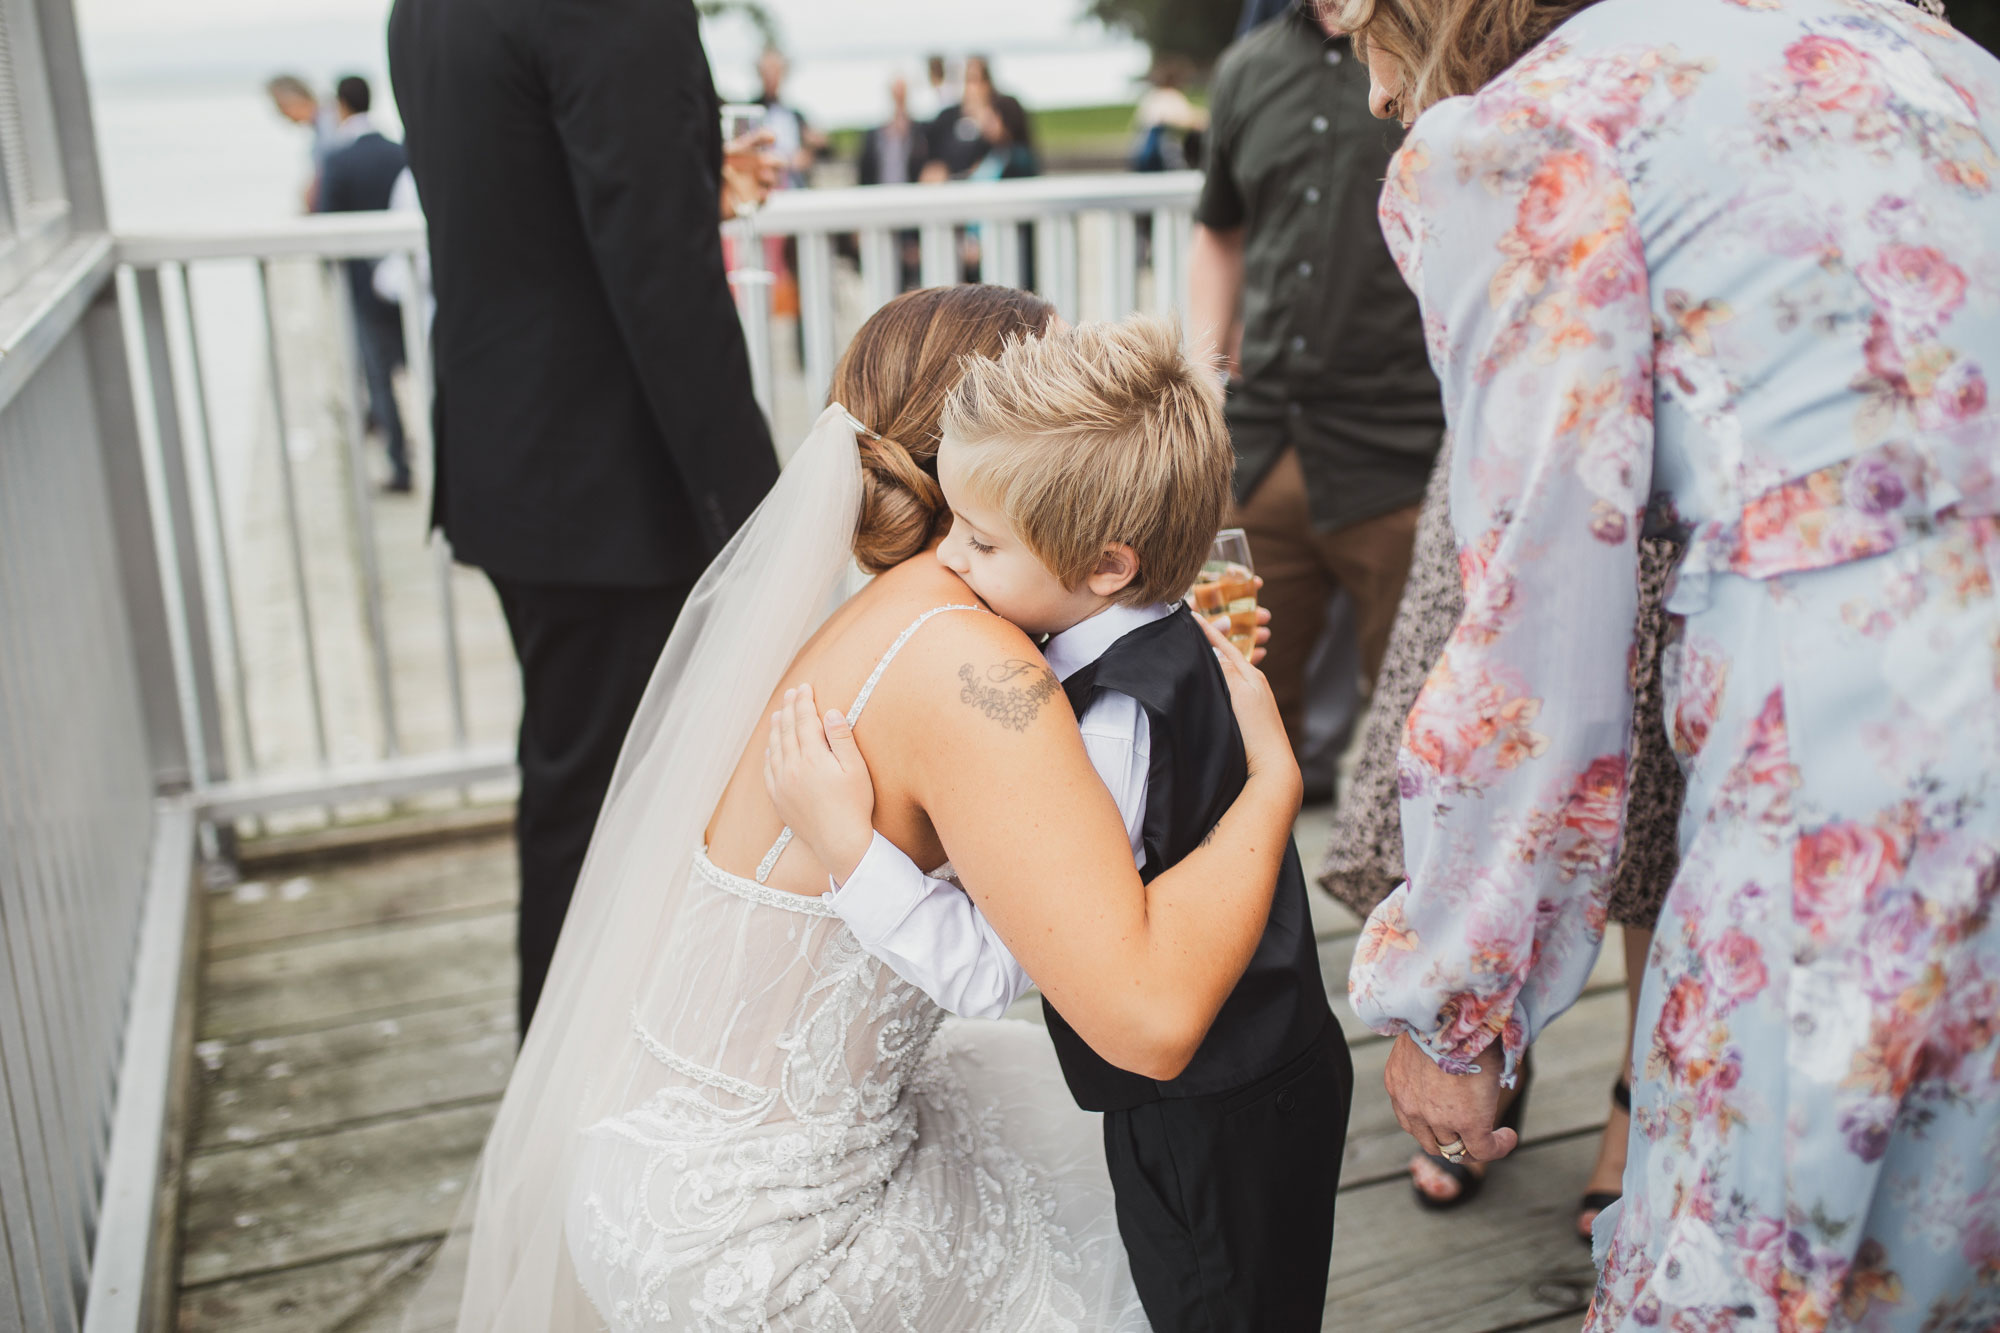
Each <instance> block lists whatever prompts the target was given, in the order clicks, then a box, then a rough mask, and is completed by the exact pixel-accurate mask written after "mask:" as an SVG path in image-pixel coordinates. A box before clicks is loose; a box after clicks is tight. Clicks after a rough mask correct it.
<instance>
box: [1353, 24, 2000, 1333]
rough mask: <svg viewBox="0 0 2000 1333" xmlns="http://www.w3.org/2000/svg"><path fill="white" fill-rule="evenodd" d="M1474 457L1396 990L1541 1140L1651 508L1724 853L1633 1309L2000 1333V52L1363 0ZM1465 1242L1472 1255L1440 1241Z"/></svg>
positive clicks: (1706, 869) (1693, 814)
mask: <svg viewBox="0 0 2000 1333" xmlns="http://www.w3.org/2000/svg"><path fill="white" fill-rule="evenodd" d="M1343 9H1344V12H1345V17H1346V20H1347V24H1348V26H1349V27H1350V28H1353V29H1356V30H1357V35H1358V37H1359V38H1360V40H1361V41H1362V42H1363V43H1365V44H1366V45H1367V46H1368V48H1369V50H1370V58H1371V66H1372V68H1373V69H1374V71H1375V73H1376V77H1377V83H1378V87H1377V90H1376V92H1377V97H1378V110H1384V109H1386V110H1389V111H1390V112H1391V113H1392V114H1394V113H1398V112H1399V113H1401V114H1403V115H1405V116H1410V117H1414V116H1416V113H1419V112H1421V113H1422V114H1421V117H1420V118H1418V119H1417V120H1416V124H1415V128H1414V130H1413V132H1412V133H1411V134H1410V135H1409V138H1408V140H1407V143H1406V145H1405V146H1404V148H1403V149H1402V151H1401V153H1400V154H1399V155H1398V157H1397V159H1396V161H1395V163H1394V165H1393V166H1392V169H1391V174H1390V179H1389V181H1388V183H1387V186H1386V188H1385V191H1384V195H1383V201H1382V215H1383V223H1384V227H1385V229H1386V230H1387V232H1388V235H1389V240H1390V244H1391V246H1392V248H1393V249H1394V250H1395V252H1396V256H1397V260H1398V262H1399V263H1400V264H1401V266H1402V269H1403V272H1404V274H1405V276H1406V277H1407V278H1408V279H1409V281H1410V283H1411V285H1412V286H1413V287H1414V288H1415V289H1416V291H1417V294H1418V296H1419V297H1420V298H1421V300H1422V303H1423V307H1424V312H1425V316H1426V320H1427V322H1428V327H1429V331H1430V336H1431V355H1432V359H1433V361H1434V363H1435V365H1436V367H1437V370H1438V374H1439V377H1440V379H1441V380H1442V381H1443V384H1444V392H1445V403H1446V408H1447V411H1448V414H1449V416H1450V419H1451V429H1452V432H1453V435H1454V437H1455V439H1456V442H1457V452H1456V457H1455V458H1454V460H1453V473H1452V479H1451V486H1452V490H1451V508H1452V514H1453V519H1454V524H1455V528H1456V536H1457V540H1458V544H1459V549H1460V557H1459V562H1460V569H1461V573H1462V576H1463V581H1464V584H1465V595H1466V611H1465V614H1464V617H1463V618H1462V620H1461V621H1460V623H1459V625H1458V628H1457V629H1456V631H1455V632H1454V633H1453V635H1452V637H1451V640H1450V643H1449V645H1448V647H1447V649H1446V651H1445V654H1444V657H1443V658H1442V660H1440V661H1439V663H1438V665H1437V667H1436V668H1435V670H1434V671H1433V672H1432V673H1431V676H1430V678H1429V680H1428V681H1427V682H1426V684H1425V687H1424V690H1423V693H1422V695H1421V696H1420V698H1419V700H1418V702H1417V705H1416V707H1415V708H1414V709H1413V710H1412V712H1411V714H1410V717H1409V721H1408V723H1407V726H1406V730H1405V734H1404V746H1403V751H1402V756H1401V761H1400V762H1401V789H1402V795H1403V824H1404V833H1405V841H1406V844H1407V868H1408V871H1409V875H1410V880H1409V883H1408V884H1407V885H1405V886H1404V887H1403V888H1401V889H1399V890H1397V892H1396V893H1395V894H1394V895H1392V896H1391V897H1390V898H1389V899H1388V900H1387V901H1386V902H1384V903H1383V904H1382V905H1381V907H1379V908H1378V909H1377V910H1376V912H1375V913H1374V915H1373V916H1372V917H1371V918H1370V920H1369V923H1368V929H1367V932H1366V935H1365V937H1364V940H1363V943H1362V946H1361V948H1360V949H1359V951H1358V953H1357V956H1356V961H1355V967H1354V971H1353V975H1352V978H1351V992H1352V995H1353V999H1354V1003H1355V1005H1356V1008H1357V1010H1358V1011H1359V1012H1360V1013H1361V1015H1362V1016H1363V1017H1364V1018H1365V1019H1366V1020H1367V1021H1368V1022H1369V1023H1370V1024H1371V1025H1373V1026H1374V1027H1376V1028H1377V1029H1378V1030H1380V1031H1383V1032H1385V1033H1395V1034H1399V1035H1398V1044H1397V1050H1396V1053H1395V1054H1394V1056H1392V1058H1391V1062H1390V1069H1389V1082H1390V1089H1391V1092H1392V1094H1393V1095H1394V1096H1395V1098H1396V1101H1397V1106H1398V1112H1399V1115H1400V1116H1401V1118H1402V1120H1403V1122H1404V1124H1405V1126H1406V1127H1407V1128H1409V1129H1410V1130H1411V1131H1412V1133H1413V1134H1415V1136H1416V1137H1417V1139H1418V1141H1419V1143H1420V1144H1421V1145H1422V1146H1423V1147H1424V1148H1425V1149H1426V1150H1427V1151H1446V1152H1447V1154H1448V1155H1449V1154H1450V1153H1452V1152H1463V1153H1469V1154H1470V1155H1471V1156H1473V1157H1492V1156H1496V1155H1500V1154H1502V1153H1504V1152H1505V1151H1506V1150H1507V1149H1508V1148H1509V1147H1510V1146H1511V1144H1512V1142H1513V1136H1512V1135H1511V1133H1510V1132H1509V1131H1506V1130H1498V1131H1496V1130H1494V1129H1493V1128H1492V1126H1493V1116H1492V1111H1493V1107H1494V1105H1495V1103H1496V1100H1497V1098H1498V1096H1499V1087H1500V1084H1501V1083H1502V1082H1503V1081H1506V1082H1511V1080H1512V1078H1513V1075H1514V1071H1515V1068H1516V1066H1517V1064H1518V1061H1519V1059H1520V1056H1521V1053H1522V1052H1523V1051H1524V1050H1525V1049H1526V1048H1527V1046H1528V1045H1529V1044H1530V1043H1531V1042H1532V1041H1533V1040H1534V1039H1535V1037H1536V1034H1537V1033H1538V1032H1539V1031H1540V1030H1541V1029H1542V1027H1543V1026H1544V1025H1546V1024H1547V1023H1548V1022H1550V1021H1551V1020H1552V1019H1554V1018H1555V1017H1556V1016H1557V1015H1558V1014H1559V1013H1561V1012H1562V1010H1563V1009H1565V1008H1566V1007H1567V1006H1568V1005H1569V1004H1570V1003H1571V1001H1573V1000H1574V999H1575V997H1576V996H1577V994H1578V992H1579V991H1580V990H1581V988H1582V987H1583V984H1584V980H1585V977H1586V975H1587V974H1588V972H1589V970H1590V967H1591V963H1592V961H1593V959H1594V957H1595V955H1596V953H1597V949H1598V945H1599V940H1600V937H1601V934H1602V929H1603V919H1604V906H1603V900H1602V890H1603V885H1604V881H1605V878H1606V875H1607V872H1608V871H1609V869H1610V867H1611V866H1612V865H1613V863H1614V862H1615V860H1616V859H1617V852H1618V844H1619V837H1620V825H1621V820H1622V817H1623V811H1624V804H1625V792H1624V782H1625V772H1626V751H1627V747H1628V744H1629V733H1630V730H1631V725H1630V718H1631V715H1630V711H1629V710H1630V704H1629V685H1628V680H1629V673H1628V671H1627V655H1628V654H1629V653H1630V652H1631V650H1632V634H1631V627H1632V625H1633V611H1634V589H1635V587H1636V585H1637V580H1636V578H1635V561H1636V559H1637V554H1636V552H1637V545H1638V541H1639V537H1640V533H1641V530H1642V528H1650V529H1651V530H1654V531H1666V530H1672V531H1674V532H1676V533H1678V534H1679V535H1681V536H1682V537H1683V538H1684V539H1685V540H1686V542H1687V543H1688V552H1687V555H1686V556H1685V557H1684V559H1683V561H1682V564H1681V566H1680V568H1679V570H1678V572H1677V575H1676V580H1675V583H1674V586H1673V589H1672V591H1671V594H1670V597H1669V601H1668V610H1669V611H1670V612H1671V613H1672V615H1673V616H1674V618H1675V622H1674V631H1673V642H1672V643H1671V644H1670V646H1669V649H1668V654H1669V655H1668V660H1667V665H1666V671H1665V679H1666V693H1667V705H1666V712H1667V715H1666V724H1667V728H1668V734H1669V735H1670V736H1671V737H1672V738H1673V741H1674V745H1675V749H1676V751H1677V753H1678V755H1679V757H1680V759H1681V763H1682V766H1683V768H1684V769H1685V770H1686V772H1687V778H1688V792H1687V797H1686V802H1685V806H1684V809H1683V813H1682V817H1681V822H1680V849H1681V853H1682V867H1681V870H1680V873H1679V875H1678V877H1677V878H1676V880H1675V882H1674V886H1673V888H1672V891H1671V892H1670V894H1669V896H1668V900H1667V903H1666V907H1665V910H1664V914H1663V915H1662V917H1661V919H1660V923H1659V929H1658V933H1657V936H1656V942H1655V945H1654V948H1653V951H1652V954H1651V956H1650V958H1649V960H1648V966H1647V974H1646V978H1645V985H1644V991H1643V996H1642V1001H1641V1006H1640V1012H1639V1023H1638V1035H1637V1038H1636V1041H1637V1049H1636V1052H1635V1065H1636V1066H1637V1073H1638V1075H1639V1078H1638V1081H1637V1084H1636V1086H1635V1088H1634V1099H1633V1100H1634V1110H1633V1129H1632V1138H1631V1147H1630V1153H1629V1159H1628V1160H1629V1165H1628V1167H1627V1170H1626V1175H1625V1198H1624V1201H1623V1203H1622V1205H1619V1206H1614V1208H1613V1209H1611V1210H1609V1211H1608V1212H1607V1213H1606V1214H1605V1215H1604V1217H1603V1218H1602V1219H1601V1220H1600V1222H1599V1226H1598V1239H1599V1247H1598V1248H1599V1254H1600V1261H1601V1263H1602V1265H1603V1271H1602V1277H1601V1284H1600V1286H1599V1289H1598V1293H1597V1299H1596V1302H1595V1305H1594V1307H1593V1312H1592V1315H1591V1322H1590V1325H1589V1327H1590V1328H1591V1329H1593V1330H1610V1329H1619V1330H1628V1329H1631V1330H1637V1329H1654V1328H1659V1329H1676V1330H1749V1329H1772V1328H1775V1329H1783V1330H1794V1329H1796V1330H1819V1329H1866V1330H1877V1329H1880V1330H1888V1329H1895V1330H1910V1331H1911V1333H1916V1331H1917V1330H1924V1331H1925V1333H1933V1331H1934V1333H1947V1331H1949V1330H1967V1331H1970V1330H1975V1329H1979V1330H1985V1329H1992V1328H1994V1327H1996V1326H2000V920H1996V917H1995V911H1996V907H2000V903H1996V898H2000V892H1997V891H2000V791H1996V790H1995V783H1996V781H2000V603H1996V600H1995V592H1994V577H1995V572H1996V569H2000V522H1996V515H2000V478H1996V469H2000V417H1996V408H2000V404H1996V403H1993V402H1991V401H1990V400H1989V377H1990V376H1992V375H1994V374H2000V155H1997V154H1996V152H1995V144H1996V142H2000V64H1996V62H1995V61H1994V60H1993V59H1992V58H1991V57H1989V56H1988V55H1986V54H1985V53H1984V52H1982V51H1980V50H1979V49H1978V48H1977V47H1975V46H1973V45H1972V44H1971V43H1970V42H1967V41H1965V40H1964V39H1963V38H1961V37H1959V36H1958V35H1957V34H1956V33H1955V32H1954V31H1953V30H1952V29H1951V28H1950V27H1949V26H1948V25H1947V24H1946V23H1944V22H1943V21H1942V20H1941V19H1938V18H1936V17H1934V16H1932V15H1930V14H1927V13H1925V12H1923V11H1922V10H1920V9H1919V8H1916V7H1914V6H1911V5H1908V4H1904V3H1901V2H1900V0H1673V2H1672V3H1664V2H1663V0H1599V2H1598V3H1594V4H1593V3H1589V2H1588V0H1346V3H1345V4H1344V6H1343ZM1438 1259H1439V1261H1440V1262H1443V1263H1449V1256H1448V1255H1442V1256H1438Z"/></svg>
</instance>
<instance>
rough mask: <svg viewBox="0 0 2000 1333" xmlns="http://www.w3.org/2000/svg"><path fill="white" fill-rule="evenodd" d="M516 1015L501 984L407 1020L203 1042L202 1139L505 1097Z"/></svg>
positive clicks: (229, 1141) (236, 1138)
mask: <svg viewBox="0 0 2000 1333" xmlns="http://www.w3.org/2000/svg"><path fill="white" fill-rule="evenodd" d="M514 1021H515V1020H514V996H513V992H512V991H511V990H503V991H501V992H498V993H496V994H494V995H492V996H490V997H488V998H486V999H480V1000H472V1001H469V1002H461V1003H451V1004H441V1005H439V1006H438V1007H436V1008H434V1009H422V1010H418V1011H417V1012H414V1013H410V1014H405V1015H403V1016H401V1017H399V1018H378V1019H371V1020H369V1021H367V1022H362V1023H348V1024H343V1025H341V1026H339V1027H331V1028H319V1029H314V1030H312V1031H307V1032H296V1033H291V1034H288V1035H285V1036H277V1037H244V1038H236V1039H233V1040H223V1039H217V1038H211V1039H209V1040H207V1041H203V1042H201V1043H200V1044H199V1045H198V1046H197V1047H196V1050H195V1055H196V1058H197V1059H198V1060H199V1061H200V1067H199V1070H198V1072H197V1077H198V1078H199V1079H200V1083H201V1096H200V1109H199V1118H198V1120H197V1122H196V1125H195V1130H194V1140H195V1146H196V1147H198V1148H221V1147H230V1146H241V1145H248V1144H252V1143H262V1142H267V1141H269V1140H272V1139H278V1138H286V1137H296V1136H298V1135H301V1134H311V1133H316V1132H320V1131H324V1130H327V1129H331V1128H335V1127H337V1126H339V1125H342V1124H345V1123H348V1122H352V1121H359V1120H375V1119H380V1118H382V1117H384V1116H392V1115H400V1114H408V1113H411V1112H416V1111H421V1110H423V1109H424V1108H426V1107H429V1106H436V1105H439V1104H442V1103H448V1102H456V1101H462V1100H465V1099H468V1098H476V1097H498V1096H499V1095H500V1093H501V1092H502V1091H503V1090H504V1089H505V1088H506V1086H507V1073H508V1070H509V1069H511V1068H512V1067H513V1063H514V1048H515V1041H514Z"/></svg>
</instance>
